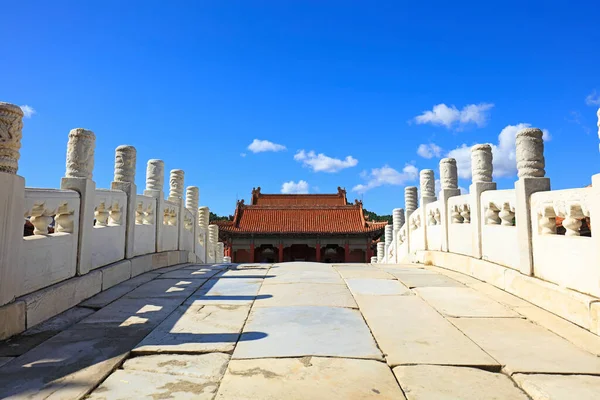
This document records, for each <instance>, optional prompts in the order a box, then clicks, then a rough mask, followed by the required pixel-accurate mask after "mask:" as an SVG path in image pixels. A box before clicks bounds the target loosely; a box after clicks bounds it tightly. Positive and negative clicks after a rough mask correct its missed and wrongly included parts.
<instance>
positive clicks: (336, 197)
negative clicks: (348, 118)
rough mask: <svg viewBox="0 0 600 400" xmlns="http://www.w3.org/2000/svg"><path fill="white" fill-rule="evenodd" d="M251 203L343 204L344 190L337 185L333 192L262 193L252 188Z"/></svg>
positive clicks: (284, 204)
mask: <svg viewBox="0 0 600 400" xmlns="http://www.w3.org/2000/svg"><path fill="white" fill-rule="evenodd" d="M250 204H251V205H257V206H345V205H346V204H347V201H346V190H344V189H342V188H340V187H338V192H337V193H335V194H263V193H261V192H260V187H258V188H254V189H252V200H251V203H250Z"/></svg>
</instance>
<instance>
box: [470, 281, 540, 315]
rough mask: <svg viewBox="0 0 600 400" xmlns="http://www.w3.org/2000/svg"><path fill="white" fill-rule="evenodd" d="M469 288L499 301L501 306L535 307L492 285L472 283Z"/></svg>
mask: <svg viewBox="0 0 600 400" xmlns="http://www.w3.org/2000/svg"><path fill="white" fill-rule="evenodd" d="M469 287H471V288H473V289H475V290H477V291H478V292H479V293H481V294H484V295H486V296H487V297H489V298H490V299H492V300H495V301H497V302H498V303H500V304H504V305H505V306H507V307H511V308H512V307H533V304H531V303H529V302H527V301H525V300H523V299H521V298H519V297H517V296H514V295H512V294H510V293H508V292H505V291H504V290H502V289H498V288H497V287H495V286H493V285H490V284H489V283H485V282H479V281H477V282H476V283H472V284H470V285H469Z"/></svg>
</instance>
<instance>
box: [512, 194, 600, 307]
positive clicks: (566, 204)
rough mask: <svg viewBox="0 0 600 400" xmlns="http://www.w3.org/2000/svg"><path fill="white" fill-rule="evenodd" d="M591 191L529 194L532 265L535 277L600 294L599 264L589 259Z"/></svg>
mask: <svg viewBox="0 0 600 400" xmlns="http://www.w3.org/2000/svg"><path fill="white" fill-rule="evenodd" d="M592 193H593V192H592V188H583V189H566V190H553V191H549V192H538V193H534V194H532V195H531V220H532V221H531V222H532V245H533V265H534V276H536V277H538V278H541V279H544V280H546V281H550V282H553V283H556V284H558V285H561V286H564V287H567V288H570V289H574V290H577V291H579V292H583V293H587V294H591V295H594V296H600V285H599V284H598V282H600V266H599V265H595V263H593V262H590V261H591V260H594V257H595V249H594V242H593V241H592V238H591V237H590V236H591V235H592V234H593V232H590V229H589V226H590V225H589V224H590V217H592V216H591V215H590V205H591V201H592ZM557 222H558V224H557ZM517 223H518V222H517Z"/></svg>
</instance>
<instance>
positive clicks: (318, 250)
mask: <svg viewBox="0 0 600 400" xmlns="http://www.w3.org/2000/svg"><path fill="white" fill-rule="evenodd" d="M317 262H321V243H319V242H317Z"/></svg>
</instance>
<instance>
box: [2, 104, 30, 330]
mask: <svg viewBox="0 0 600 400" xmlns="http://www.w3.org/2000/svg"><path fill="white" fill-rule="evenodd" d="M22 131H23V111H22V110H21V108H20V107H19V106H16V105H14V104H9V103H3V102H0V306H1V305H3V304H6V303H8V302H10V301H12V300H13V299H14V298H15V296H16V294H17V293H16V288H17V287H18V285H17V282H18V280H19V279H21V276H20V275H21V274H20V271H19V256H20V252H21V243H22V242H23V223H24V221H23V209H24V204H25V179H24V178H23V177H22V176H19V175H17V171H18V167H19V164H18V161H19V157H20V154H19V149H20V148H21V138H22V136H23V133H22ZM22 322H23V323H22V328H23V329H21V330H24V329H25V318H24V317H23V321H22ZM6 326H12V321H11V323H10V324H6ZM2 331H3V330H2V329H1V328H0V339H4V338H3V337H2V334H1V332H2ZM13 333H18V332H5V334H7V335H11V334H13Z"/></svg>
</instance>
